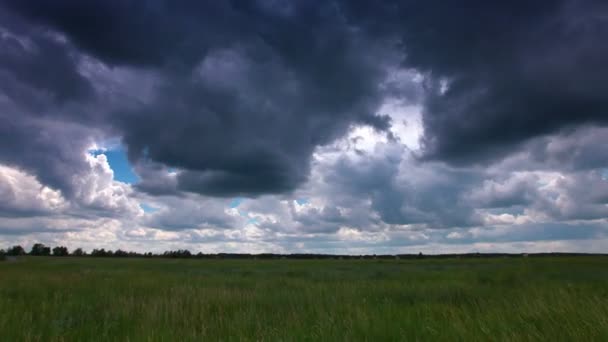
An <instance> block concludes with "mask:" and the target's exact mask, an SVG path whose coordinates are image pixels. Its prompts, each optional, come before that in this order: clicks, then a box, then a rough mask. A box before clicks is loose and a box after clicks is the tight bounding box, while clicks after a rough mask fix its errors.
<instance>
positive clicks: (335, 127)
mask: <svg viewBox="0 0 608 342" xmlns="http://www.w3.org/2000/svg"><path fill="white" fill-rule="evenodd" d="M7 4H8V5H9V6H8V7H9V8H11V9H12V10H13V11H15V12H16V13H19V14H20V15H21V16H23V17H25V18H28V20H31V21H32V22H33V23H36V24H37V25H42V26H44V27H49V28H51V29H52V30H56V31H58V32H61V33H62V34H65V35H66V37H67V39H68V40H69V41H70V42H71V43H72V44H74V45H75V46H76V47H77V48H78V49H80V50H81V51H82V52H84V53H86V54H88V55H91V56H94V57H96V58H98V59H100V60H101V61H103V62H104V63H106V64H108V65H110V66H115V67H124V66H127V67H131V68H143V69H147V70H153V71H154V72H155V73H156V74H157V75H158V84H157V87H156V88H155V90H156V94H157V96H155V97H154V98H153V99H151V100H150V102H148V103H145V104H141V105H139V106H136V107H135V108H134V106H130V107H129V108H128V109H124V108H111V109H108V110H107V111H108V112H109V113H103V114H101V116H102V117H101V118H100V114H99V112H100V111H99V110H97V111H95V114H96V117H95V118H92V120H95V121H97V122H100V124H103V125H104V126H109V127H110V128H108V129H110V130H111V131H112V132H114V133H116V134H118V135H120V136H121V137H122V139H123V142H124V143H125V144H126V146H127V148H128V151H129V157H130V159H131V160H132V161H133V162H134V163H140V162H145V161H147V160H150V161H153V162H156V163H161V164H164V165H167V166H170V167H177V168H179V169H182V170H184V171H183V172H181V173H180V174H179V176H178V179H177V187H178V189H179V190H185V191H191V192H197V193H204V194H210V195H216V196H227V195H236V194H244V195H257V194H263V193H282V192H287V191H291V190H293V189H294V188H295V187H296V186H298V185H299V184H301V183H302V182H303V181H305V180H306V178H307V175H308V173H309V168H310V165H309V164H310V163H309V159H310V156H311V154H312V152H313V150H314V148H315V147H316V146H318V145H323V144H327V143H329V142H331V141H333V140H334V139H335V138H337V137H339V136H341V135H342V134H344V132H346V130H347V129H348V128H349V127H350V126H351V125H353V124H366V125H371V126H373V127H375V128H377V129H386V128H387V127H388V125H389V121H388V119H387V118H386V117H382V116H377V115H376V113H375V112H376V109H377V108H378V107H379V105H380V102H381V100H382V97H381V92H380V83H381V82H382V80H383V79H384V78H385V77H386V70H387V68H388V64H387V63H388V62H389V59H390V58H392V55H391V52H390V51H389V50H388V49H387V48H386V46H385V44H383V42H381V41H376V40H374V39H372V37H369V36H368V35H367V34H366V33H365V32H362V31H360V30H357V29H356V27H353V26H351V23H350V22H349V21H348V20H347V18H345V17H342V16H341V13H340V9H339V8H338V7H335V6H333V5H332V4H325V3H309V2H301V3H300V2H294V3H289V4H288V5H289V6H290V7H289V8H285V7H282V6H279V5H277V6H275V5H272V4H271V3H266V2H251V3H241V2H235V3H234V4H231V3H229V2H219V3H217V4H214V3H209V2H206V3H205V4H202V3H199V4H195V3H192V2H188V3H175V2H173V1H166V2H165V1H155V2H153V1H150V2H145V3H144V2H125V1H96V2H88V3H86V4H85V3H82V2H78V1H59V2H34V1H32V2H29V1H18V2H17V1H15V2H13V1H8V2H7ZM91 82H95V80H94V79H93V80H91ZM135 86H137V84H135ZM127 91H128V89H127ZM97 104H99V103H97ZM145 181H146V180H145V179H144V182H145ZM143 188H145V187H143Z"/></svg>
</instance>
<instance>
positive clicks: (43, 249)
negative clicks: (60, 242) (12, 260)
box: [30, 243, 51, 256]
mask: <svg viewBox="0 0 608 342" xmlns="http://www.w3.org/2000/svg"><path fill="white" fill-rule="evenodd" d="M30 255H36V256H43V255H44V256H46V255H51V247H47V246H45V245H44V244H41V243H35V244H34V245H33V246H32V250H31V251H30Z"/></svg>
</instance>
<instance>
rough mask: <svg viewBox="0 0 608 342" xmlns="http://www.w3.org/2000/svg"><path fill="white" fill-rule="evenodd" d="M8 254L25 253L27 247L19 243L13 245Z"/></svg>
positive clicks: (17, 254)
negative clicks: (24, 247)
mask: <svg viewBox="0 0 608 342" xmlns="http://www.w3.org/2000/svg"><path fill="white" fill-rule="evenodd" d="M6 255H10V256H19V255H25V249H23V247H21V246H19V245H17V246H13V247H11V248H9V249H8V250H7V251H6Z"/></svg>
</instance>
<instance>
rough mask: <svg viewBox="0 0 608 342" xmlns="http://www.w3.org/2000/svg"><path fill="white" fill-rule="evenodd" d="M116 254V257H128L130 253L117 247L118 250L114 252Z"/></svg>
mask: <svg viewBox="0 0 608 342" xmlns="http://www.w3.org/2000/svg"><path fill="white" fill-rule="evenodd" d="M114 256H115V257H119V258H123V257H128V256H129V253H128V252H126V251H123V250H122V249H117V250H116V252H114Z"/></svg>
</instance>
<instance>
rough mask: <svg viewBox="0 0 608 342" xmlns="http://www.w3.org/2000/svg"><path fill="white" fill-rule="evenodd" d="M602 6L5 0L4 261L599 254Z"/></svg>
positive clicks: (606, 37)
mask: <svg viewBox="0 0 608 342" xmlns="http://www.w3.org/2000/svg"><path fill="white" fill-rule="evenodd" d="M607 41H608V4H607V3H606V2H605V1H600V0H598V1H593V0H589V1H583V0H547V1H528V0H526V1H524V0H522V1H518V0H514V1H502V2H496V1H484V0H466V1H457V2H449V1H448V2H446V1H441V0H426V1H414V0H412V1H409V0H404V1H343V0H335V1H311V0H302V1H298V0H292V1H290V0H257V1H253V0H252V1H172V0H150V1H143V0H142V1H139V0H138V1H135V0H134V1H127V0H99V1H79V0H58V1H39V0H0V246H1V247H4V248H6V247H7V246H10V245H13V244H22V245H24V246H31V244H32V243H34V242H43V243H46V244H50V245H58V244H61V245H67V246H68V247H70V248H76V247H83V248H84V249H87V250H91V249H92V248H101V247H103V248H110V249H117V248H122V249H128V250H136V251H163V250H166V249H176V248H187V249H190V250H191V251H195V252H198V251H203V252H207V253H212V252H251V253H257V252H275V253H292V252H293V253H295V252H312V253H352V254H360V253H418V252H423V253H450V252H477V251H479V252H523V251H528V252H548V251H578V252H606V251H608V125H607V124H608V83H607V82H608V81H607V80H608V64H607V63H606V61H608V44H606V42H607Z"/></svg>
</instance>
